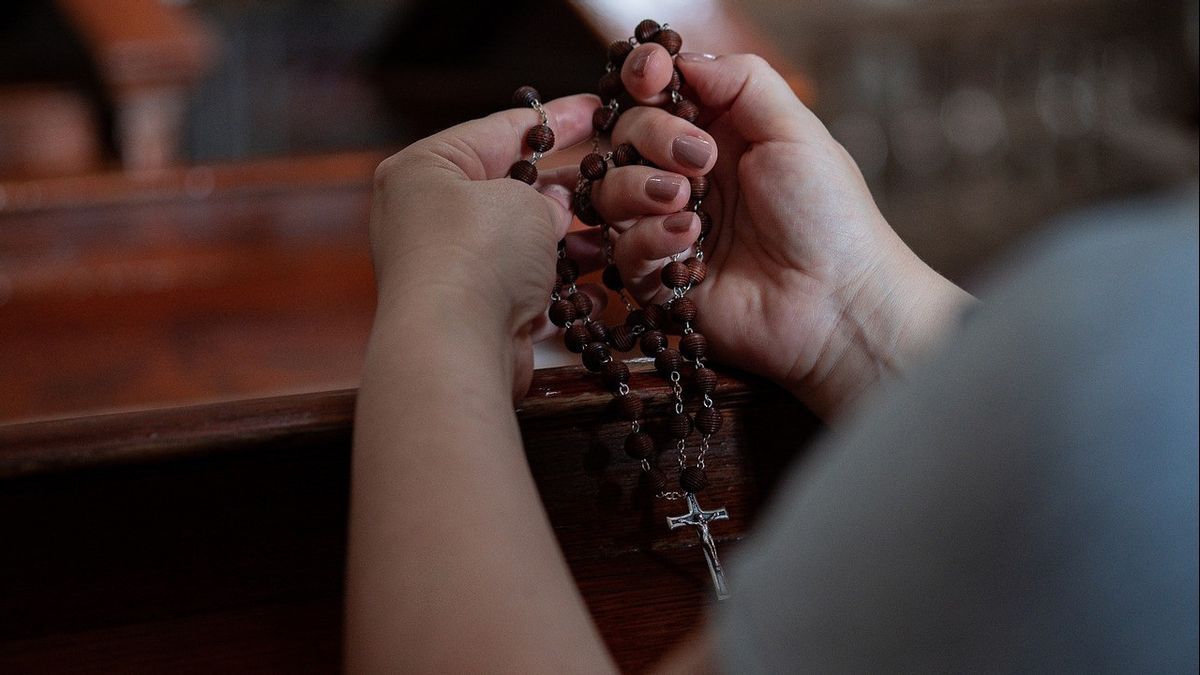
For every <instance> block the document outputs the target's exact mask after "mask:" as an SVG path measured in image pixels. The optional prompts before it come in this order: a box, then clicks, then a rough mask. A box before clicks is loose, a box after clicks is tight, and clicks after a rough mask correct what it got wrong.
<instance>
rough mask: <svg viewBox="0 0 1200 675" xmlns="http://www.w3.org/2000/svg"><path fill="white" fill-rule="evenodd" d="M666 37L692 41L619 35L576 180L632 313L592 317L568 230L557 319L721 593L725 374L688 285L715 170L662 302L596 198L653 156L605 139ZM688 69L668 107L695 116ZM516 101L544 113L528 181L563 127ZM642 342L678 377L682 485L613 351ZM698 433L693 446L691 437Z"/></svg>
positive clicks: (630, 450)
mask: <svg viewBox="0 0 1200 675" xmlns="http://www.w3.org/2000/svg"><path fill="white" fill-rule="evenodd" d="M651 42H654V43H657V44H659V45H662V46H663V47H664V48H665V49H666V50H667V52H668V53H669V54H670V55H671V56H672V58H673V57H674V56H675V55H676V54H678V53H679V49H680V47H682V46H683V38H682V37H680V35H679V33H677V32H676V31H674V30H672V29H671V28H670V27H669V26H668V25H665V24H664V25H661V26H660V25H659V24H658V23H657V22H655V21H652V20H650V19H646V20H645V21H642V22H641V23H639V24H638V25H637V27H636V28H635V29H634V34H633V37H631V38H629V39H627V40H617V41H615V42H613V43H612V44H610V45H609V46H608V49H607V56H608V62H607V64H606V67H605V72H604V75H603V76H601V78H600V82H599V85H598V87H597V88H598V91H599V93H600V97H601V99H602V100H603V101H605V102H604V103H603V104H601V105H600V106H599V107H598V108H596V111H595V112H594V113H593V115H592V127H593V130H594V133H593V135H592V152H591V153H589V154H588V155H587V156H585V157H584V158H583V160H582V161H581V162H580V164H579V179H578V183H577V185H576V187H575V193H574V199H573V205H572V206H573V208H572V210H573V211H574V213H575V216H576V217H577V218H579V220H580V221H582V222H583V223H584V224H586V225H589V226H591V227H597V228H599V229H600V235H601V240H602V242H603V245H604V254H605V257H606V259H607V261H608V266H607V267H606V268H605V270H604V273H603V281H604V285H605V286H607V287H608V288H609V290H611V291H613V292H615V293H616V294H617V296H618V297H619V298H620V300H621V301H622V303H623V304H624V306H625V308H626V309H627V310H628V312H629V314H628V316H627V317H626V319H625V322H624V323H623V324H622V325H617V326H612V327H610V326H607V325H605V323H604V322H603V321H601V320H600V319H598V318H593V317H592V315H591V314H592V309H593V307H592V301H591V299H590V298H588V296H587V295H585V294H584V293H582V292H580V291H579V289H578V288H577V287H576V280H577V278H578V276H579V265H578V264H577V263H576V262H575V261H574V260H572V259H571V258H569V257H568V256H567V250H566V240H565V239H564V240H562V241H560V242H559V243H558V262H557V265H556V273H557V277H558V280H557V282H556V283H555V286H554V290H553V291H552V292H551V294H550V309H549V315H550V320H551V321H552V322H553V323H554V324H555V325H557V326H560V327H562V328H563V329H565V334H564V342H565V343H566V347H567V349H569V350H570V351H572V352H574V353H577V354H580V355H581V356H582V360H583V365H584V367H586V368H587V369H588V370H589V371H591V372H593V373H597V374H599V376H600V379H601V381H602V382H603V383H604V386H605V387H606V388H608V390H609V391H611V392H612V395H613V397H614V399H615V404H616V409H617V412H618V414H619V415H620V416H621V418H622V419H624V420H625V421H626V422H627V423H628V424H629V428H630V431H629V434H628V436H626V438H625V453H626V454H627V455H629V457H630V458H632V459H633V460H635V461H637V462H638V464H639V465H640V467H641V470H642V478H643V480H644V481H645V482H646V485H647V486H648V487H649V488H650V490H651V491H652V492H653V493H654V495H655V496H656V497H658V498H660V499H667V500H672V501H682V502H683V503H685V504H686V505H687V512H686V513H683V514H680V515H678V516H670V517H668V518H667V525H668V527H669V528H670V529H672V530H675V529H678V528H681V527H693V528H695V529H696V533H697V534H698V535H699V538H700V547H701V550H702V551H703V553H704V560H705V562H706V563H707V566H708V571H709V573H710V576H711V577H712V583H713V589H714V593H715V594H716V597H717V599H718V600H723V599H725V598H726V597H728V596H729V589H728V586H727V584H726V581H725V571H724V568H722V567H721V561H720V558H718V557H717V547H716V543H715V542H714V541H713V538H712V535H711V533H710V531H709V523H711V522H713V521H717V520H725V519H728V518H729V513H728V511H726V510H725V508H724V507H718V508H715V509H712V510H705V509H704V508H703V507H701V506H700V503H699V501H698V498H697V495H698V494H699V493H700V492H702V491H703V490H704V489H705V488H706V487H708V475H707V473H706V471H705V455H706V454H707V453H708V447H709V440H710V439H711V437H712V436H713V435H714V434H716V433H717V431H719V430H720V428H721V421H722V419H721V411H720V410H718V409H717V407H716V405H715V404H714V402H713V399H712V397H711V394H712V393H713V390H714V389H715V388H716V384H717V377H716V375H715V374H714V373H713V371H712V370H711V369H710V368H709V367H708V366H707V364H706V363H705V357H706V354H707V351H708V340H707V339H706V338H705V337H704V335H703V334H701V333H700V332H698V331H697V330H696V328H695V324H696V317H697V315H698V308H697V307H696V303H695V301H694V300H692V299H691V298H689V297H688V295H687V294H688V291H690V290H691V289H692V288H694V287H695V286H697V285H699V284H700V283H702V282H703V281H704V279H705V277H706V276H707V274H708V265H707V263H705V262H704V249H703V245H704V239H705V237H707V236H708V234H709V232H710V231H711V229H712V218H711V217H710V216H709V214H708V212H707V211H705V210H704V208H703V206H702V204H703V201H704V197H705V195H707V194H708V177H707V176H697V177H694V178H690V179H689V181H690V183H691V199H690V201H689V203H688V205H687V207H686V209H685V210H689V211H694V212H695V213H696V215H697V217H698V218H699V219H700V236H699V237H698V238H697V239H696V242H695V244H694V245H693V246H692V250H693V251H694V254H693V255H692V256H690V257H688V258H686V259H684V260H680V259H679V258H680V257H681V256H680V255H674V256H671V260H670V262H668V263H667V264H666V265H665V266H663V268H662V272H661V279H662V283H663V285H664V286H666V288H667V289H669V290H670V292H671V297H670V299H669V300H668V301H667V302H665V303H662V304H653V303H651V304H647V305H646V306H644V307H640V308H639V307H637V306H636V305H634V303H633V301H632V300H631V299H630V297H629V294H628V293H627V292H626V290H625V286H624V283H623V282H622V280H621V273H620V271H619V270H618V269H617V266H616V265H615V264H613V246H612V240H611V237H610V227H609V224H608V223H605V222H604V220H603V218H602V217H601V216H600V214H599V213H597V211H596V209H595V208H594V207H593V206H592V203H591V190H592V185H593V184H594V183H595V182H597V181H601V180H603V179H604V176H605V174H606V173H607V171H608V169H609V168H610V167H619V166H628V165H634V164H641V165H645V166H653V165H652V164H651V163H650V162H648V161H647V160H646V159H644V158H643V157H642V156H641V155H640V154H639V153H638V151H637V149H636V148H635V147H633V146H632V145H630V144H628V143H622V144H620V145H618V146H617V147H615V148H612V149H611V150H609V151H602V149H601V141H602V137H603V136H604V135H605V134H608V133H609V132H611V131H612V128H613V126H614V125H616V122H617V119H618V118H619V116H620V115H621V113H622V110H621V107H620V105H619V103H618V101H617V98H618V96H620V94H621V93H622V92H623V86H622V83H621V75H620V71H621V65H622V63H624V61H625V58H626V57H627V56H628V55H629V53H630V52H632V51H633V49H634V48H635V47H636V46H637V45H639V44H647V43H651ZM682 86H683V76H682V74H681V73H680V72H679V69H678V68H676V69H675V71H674V73H673V75H672V77H671V81H670V83H669V84H668V85H667V90H666V93H667V94H668V103H667V104H666V106H665V107H666V109H667V110H668V111H669V112H671V113H672V114H673V115H675V116H677V117H680V118H682V119H685V120H687V121H688V122H695V121H696V118H697V117H698V116H699V114H700V111H699V108H698V107H697V106H696V104H694V103H692V102H691V101H688V100H687V99H685V98H684V97H683V95H682V94H681V93H680V89H681V87H682ZM513 104H514V105H515V106H518V107H526V106H527V107H531V108H533V109H534V110H535V111H536V112H537V113H538V115H539V117H540V120H539V121H540V123H539V124H537V125H535V126H534V127H532V128H531V129H530V130H529V131H528V133H527V134H526V136H525V144H526V146H527V147H528V148H529V150H530V151H531V152H532V155H531V157H530V158H529V159H520V160H518V161H517V162H516V163H514V164H513V165H512V167H510V168H509V172H508V175H509V176H510V177H511V178H514V179H516V180H519V181H522V182H524V183H528V184H531V185H532V184H533V183H534V182H535V181H537V175H538V172H537V163H538V161H539V160H540V159H541V158H542V155H543V153H545V152H548V151H549V150H550V149H551V148H552V147H553V146H554V131H553V130H552V129H551V128H550V125H549V119H548V117H547V115H546V111H545V109H544V108H543V107H542V102H541V96H540V95H539V94H538V92H537V90H536V89H534V88H533V87H530V86H523V87H520V88H519V89H517V91H516V92H515V93H514V94H513ZM671 323H673V324H674V325H675V326H676V327H677V328H678V329H679V332H680V333H681V337H680V339H679V348H678V349H675V348H673V347H671V346H669V344H668V342H667V335H666V332H665V329H666V328H667V327H668V324H671ZM635 346H637V347H639V348H640V349H641V351H642V353H643V354H645V355H646V356H648V357H651V358H653V359H654V367H655V370H656V371H657V372H658V374H659V375H661V376H662V377H663V378H665V379H666V380H667V382H668V383H669V384H670V386H671V394H672V402H673V404H674V407H673V413H672V414H670V415H668V417H667V421H666V432H667V436H668V437H669V438H670V439H671V441H672V442H673V447H672V448H671V449H672V451H673V452H672V454H673V456H674V462H672V463H673V464H676V465H677V467H678V478H677V480H678V484H679V490H668V489H667V487H668V481H667V475H666V473H665V472H664V471H663V470H662V469H660V468H659V467H658V460H659V455H660V454H666V453H660V452H659V451H660V450H665V449H666V448H657V447H655V442H654V439H653V437H651V436H650V434H647V433H646V432H645V431H643V430H642V424H643V419H642V417H643V411H644V409H645V404H644V402H643V400H642V397H641V396H640V395H639V394H638V393H636V392H634V391H632V390H631V389H630V387H629V367H628V366H627V365H626V364H625V362H624V361H622V360H620V359H619V358H615V357H614V356H613V352H628V351H631V350H632V349H633V348H634V347H635ZM685 371H690V374H691V378H690V380H691V382H690V383H691V385H692V388H693V389H694V390H695V395H696V396H698V397H699V400H700V405H699V408H698V409H697V410H696V412H695V413H694V414H689V413H688V412H687V411H686V410H685V409H684V387H683V373H684V372H685ZM693 437H696V440H695V442H694V445H693V446H689V439H692V438H693Z"/></svg>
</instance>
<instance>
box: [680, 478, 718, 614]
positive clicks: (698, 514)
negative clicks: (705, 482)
mask: <svg viewBox="0 0 1200 675" xmlns="http://www.w3.org/2000/svg"><path fill="white" fill-rule="evenodd" d="M687 503H688V512H687V513H685V514H683V515H681V516H667V525H669V526H670V527H671V529H672V530H674V529H677V528H680V527H683V526H685V525H690V526H692V527H695V528H697V530H698V532H699V534H700V548H702V549H703V550H704V559H705V560H706V561H707V562H708V572H709V574H711V575H712V581H713V587H714V588H715V589H716V591H717V600H724V599H725V598H728V597H729V588H728V587H727V586H726V585H725V570H724V569H722V568H721V560H720V558H718V557H717V545H716V543H714V542H713V538H712V535H711V534H709V532H708V524H709V522H711V521H714V520H726V519H727V518H729V512H728V511H726V510H725V507H724V506H722V507H719V508H716V509H713V510H712V511H705V510H704V509H702V508H700V503H699V502H697V501H696V495H695V494H693V493H691V492H689V493H687Z"/></svg>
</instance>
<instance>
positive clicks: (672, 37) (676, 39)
mask: <svg viewBox="0 0 1200 675" xmlns="http://www.w3.org/2000/svg"><path fill="white" fill-rule="evenodd" d="M654 41H655V42H657V43H658V44H660V45H662V46H663V47H664V48H665V49H666V50H667V53H668V54H670V55H671V56H675V55H676V54H678V53H679V50H680V48H682V47H683V36H681V35H680V34H679V33H677V32H675V31H673V30H671V29H670V28H664V29H662V30H660V31H658V34H657V35H655V36H654Z"/></svg>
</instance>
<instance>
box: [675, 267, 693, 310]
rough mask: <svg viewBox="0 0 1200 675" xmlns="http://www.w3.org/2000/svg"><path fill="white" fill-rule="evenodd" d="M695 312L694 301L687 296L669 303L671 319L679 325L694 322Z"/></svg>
mask: <svg viewBox="0 0 1200 675" xmlns="http://www.w3.org/2000/svg"><path fill="white" fill-rule="evenodd" d="M685 269H686V268H685ZM696 312H697V309H696V301H695V300H692V299H691V298H689V297H687V296H684V297H682V298H675V299H674V300H673V301H671V318H672V319H674V320H676V321H678V322H679V323H689V322H691V321H695V320H696Z"/></svg>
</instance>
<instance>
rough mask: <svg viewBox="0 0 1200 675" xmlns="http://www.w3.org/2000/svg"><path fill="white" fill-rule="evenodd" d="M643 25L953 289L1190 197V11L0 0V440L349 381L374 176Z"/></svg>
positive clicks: (368, 308) (567, 88)
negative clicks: (739, 64)
mask: <svg viewBox="0 0 1200 675" xmlns="http://www.w3.org/2000/svg"><path fill="white" fill-rule="evenodd" d="M647 17H650V18H655V19H657V20H659V21H666V22H670V23H671V24H672V26H673V27H674V28H676V29H678V30H679V31H680V32H681V33H682V35H683V37H684V48H685V49H686V50H692V51H709V52H713V53H727V52H733V51H753V52H757V53H760V54H762V55H764V56H765V57H767V58H768V60H770V61H771V62H772V63H773V64H774V65H775V66H776V67H777V68H778V69H779V70H780V71H781V72H783V73H784V74H785V75H786V77H787V78H788V80H789V82H790V83H792V85H793V87H794V88H795V90H796V91H797V93H798V94H799V95H800V96H801V97H802V98H803V99H804V100H805V101H806V102H807V103H808V104H809V105H810V106H812V107H813V109H814V110H815V111H816V112H817V114H818V115H819V116H820V117H821V119H822V120H824V121H825V122H826V124H828V125H829V127H830V129H831V130H832V132H833V134H834V136H835V137H837V138H838V139H839V140H840V141H841V142H842V143H843V144H844V145H845V146H846V147H847V149H848V150H849V151H850V153H851V154H852V155H853V156H854V157H855V159H856V160H857V161H858V163H859V165H860V166H861V168H862V171H863V173H864V174H865V176H866V177H867V180H868V181H869V182H870V184H871V187H872V190H873V192H874V194H875V196H876V198H877V199H878V200H879V203H880V206H881V208H882V210H883V212H884V214H885V215H886V216H887V217H888V219H889V221H890V222H891V223H892V224H893V226H894V227H895V228H896V229H897V230H898V231H899V232H900V234H901V235H902V236H903V237H904V238H905V240H907V241H908V242H909V244H910V245H911V246H912V247H913V248H914V249H915V250H916V251H917V252H918V253H919V254H920V255H921V256H922V257H924V258H925V259H926V260H928V261H929V262H930V263H931V264H932V265H933V266H934V267H935V268H937V269H939V270H940V271H942V272H943V273H945V274H947V275H949V276H950V277H952V278H953V279H955V280H957V281H960V282H962V283H966V284H968V285H969V284H970V283H971V281H972V279H974V278H976V276H977V275H978V274H979V273H980V270H983V269H985V268H986V267H987V265H988V263H989V262H990V261H992V260H995V259H996V257H997V256H999V255H1001V254H1002V253H1003V252H1004V251H1005V250H1006V249H1007V248H1009V247H1011V246H1012V245H1013V243H1014V242H1016V241H1018V240H1019V239H1020V238H1021V237H1022V236H1024V235H1026V234H1028V233H1030V232H1032V231H1034V230H1035V229H1037V228H1038V227H1041V226H1043V225H1044V224H1045V223H1047V222H1048V221H1049V220H1051V219H1052V218H1053V217H1054V216H1056V215H1057V214H1060V213H1063V212H1065V211H1069V210H1073V209H1077V208H1080V207H1084V206H1087V205H1089V204H1092V203H1096V202H1101V201H1109V200H1121V199H1129V198H1133V197H1136V196H1139V195H1144V194H1150V193H1153V192H1155V191H1158V190H1162V189H1164V188H1168V187H1170V186H1177V185H1179V184H1186V183H1187V182H1188V181H1189V180H1194V177H1195V176H1196V172H1197V98H1198V89H1197V2H1196V1H1195V0H1159V1H1157V2H1145V1H1140V2H1139V1H1134V0H1054V1H1050V0H1045V1H1041V2H1039V1H1035V0H988V1H986V2H974V1H967V0H809V1H805V2H779V1H772V0H742V1H728V2H716V1H705V0H690V1H689V2H682V1H668V2H655V3H651V2H631V1H630V2H622V1H618V0H596V1H588V0H573V1H563V2H523V1H515V2H504V3H474V2H462V1H458V0H439V1H438V2H420V1H417V0H321V1H315V0H294V1H285V0H275V1H269V0H268V1H260V2H250V1H248V0H193V1H190V2H189V1H186V0H174V1H165V0H40V1H39V0H8V2H5V3H3V4H2V5H0V423H3V422H11V421H15V420H23V419H31V418H45V417H57V416H65V415H79V414H88V413H93V412H101V411H109V410H114V409H129V408H141V407H161V406H167V405H177V404H182V403H189V402H197V401H210V400H217V399H230V398H246V397H253V396H264V395H270V394H279V393H289V392H299V391H317V390H324V389H333V388H340V387H352V386H355V385H356V383H357V381H358V372H359V368H360V365H361V360H362V356H363V351H364V347H365V342H366V335H367V331H368V329H369V326H370V321H371V314H372V311H373V302H374V298H373V285H372V284H373V281H372V277H371V269H370V257H369V252H368V250H367V240H366V219H367V213H368V208H369V200H370V181H371V175H372V171H373V170H374V167H375V165H376V164H377V163H378V162H379V160H380V159H382V158H383V157H385V156H386V155H388V154H390V153H391V152H394V151H395V150H397V149H399V148H401V147H403V146H404V144H405V143H407V142H410V141H412V140H414V139H416V138H419V137H421V136H423V135H426V134H428V133H430V132H432V131H436V130H437V129H440V128H443V127H445V126H448V125H451V124H453V123H456V122H458V121H462V120H464V119H467V118H470V117H474V116H478V115H481V114H485V113H488V112H491V111H493V110H496V109H498V108H502V107H505V106H507V105H508V103H507V102H508V98H509V95H510V93H511V91H512V90H513V89H514V88H516V87H517V86H518V85H521V84H526V83H529V84H533V85H535V86H537V87H538V88H539V89H540V90H541V91H542V93H543V94H544V95H546V96H548V97H553V96H557V95H562V94H567V93H572V92H576V91H591V90H593V89H594V87H595V83H596V80H597V78H598V77H599V75H600V74H601V73H602V71H603V61H604V56H603V54H604V46H605V45H606V44H607V43H608V42H609V41H611V40H612V39H617V38H623V37H626V36H628V35H629V34H630V33H631V31H632V28H633V26H634V25H635V24H636V23H637V21H638V20H640V19H642V18H647ZM565 154H566V156H565V157H564V159H563V160H561V161H563V162H569V161H570V159H571V154H570V153H565Z"/></svg>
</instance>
